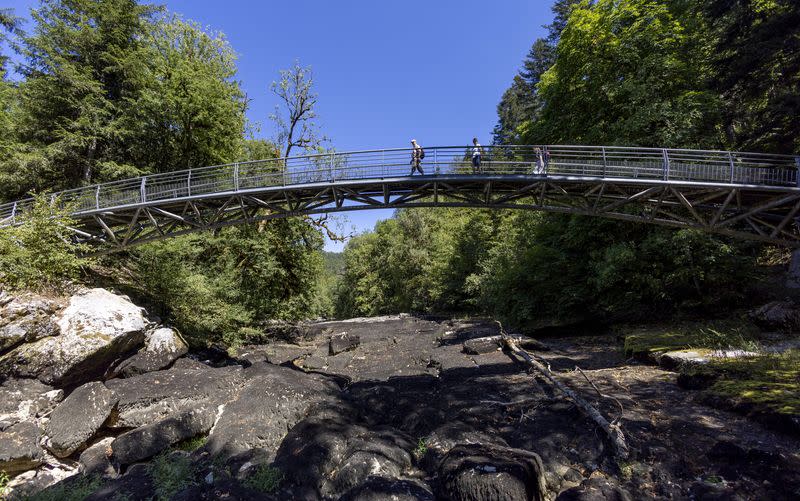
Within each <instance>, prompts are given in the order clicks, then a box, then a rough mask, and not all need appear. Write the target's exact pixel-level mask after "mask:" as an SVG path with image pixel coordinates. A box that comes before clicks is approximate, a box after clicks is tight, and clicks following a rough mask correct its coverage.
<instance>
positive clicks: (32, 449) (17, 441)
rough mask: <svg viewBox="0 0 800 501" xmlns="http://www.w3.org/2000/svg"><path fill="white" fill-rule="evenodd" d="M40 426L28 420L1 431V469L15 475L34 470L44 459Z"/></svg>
mask: <svg viewBox="0 0 800 501" xmlns="http://www.w3.org/2000/svg"><path fill="white" fill-rule="evenodd" d="M39 436H40V432H39V427H38V426H36V424H35V423H33V422H30V421H26V422H22V423H17V424H15V425H14V426H11V427H9V428H7V429H6V430H4V431H0V471H5V472H6V473H8V474H10V475H13V474H15V473H19V472H23V471H27V470H32V469H33V468H36V467H37V466H39V465H41V464H42V463H43V461H44V453H43V452H44V451H42V449H41V448H40V447H39Z"/></svg>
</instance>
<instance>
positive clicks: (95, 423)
mask: <svg viewBox="0 0 800 501" xmlns="http://www.w3.org/2000/svg"><path fill="white" fill-rule="evenodd" d="M115 402H116V401H115V399H114V394H113V393H112V392H111V391H110V390H109V389H108V388H106V387H105V386H104V385H103V383H98V382H94V383H87V384H85V385H83V386H81V387H80V388H78V389H76V390H75V391H73V392H72V393H71V394H70V395H69V396H68V397H67V398H66V399H65V400H64V401H63V402H61V403H60V404H59V405H58V407H56V409H55V410H54V411H53V414H52V415H51V416H50V421H49V422H48V423H47V428H46V430H45V435H46V436H47V440H46V442H45V446H46V447H47V448H48V449H49V450H50V451H51V452H52V453H53V454H55V455H56V456H57V457H60V458H64V457H67V456H69V455H71V454H72V453H73V452H75V451H77V450H79V449H81V448H83V446H84V445H85V444H86V442H88V441H89V440H90V439H91V438H92V437H93V436H94V434H95V433H97V431H98V430H99V429H100V428H101V427H102V426H103V423H105V421H106V419H108V416H109V415H111V410H112V409H113V407H114V404H115Z"/></svg>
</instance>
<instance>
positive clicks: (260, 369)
mask: <svg viewBox="0 0 800 501" xmlns="http://www.w3.org/2000/svg"><path fill="white" fill-rule="evenodd" d="M244 375H245V378H246V379H247V382H246V383H245V385H244V386H243V387H242V389H241V391H240V392H239V394H238V395H237V397H236V399H235V400H233V401H231V402H229V403H228V404H226V405H225V407H224V410H223V411H222V415H221V416H220V418H219V420H218V421H217V424H216V425H215V426H214V429H213V430H212V431H211V433H210V434H209V437H208V443H207V444H206V447H207V449H208V450H209V451H210V452H211V453H212V454H214V455H218V454H221V455H223V456H226V457H228V456H232V455H235V454H237V453H240V452H244V451H246V450H249V449H253V448H264V449H267V450H270V451H274V450H276V449H277V448H278V445H279V444H280V443H281V441H282V440H283V438H284V436H285V435H286V433H287V431H288V430H289V429H291V428H292V426H294V425H295V424H296V423H297V422H298V421H300V420H301V419H303V418H304V417H305V416H306V414H307V413H308V411H309V409H310V408H311V406H312V405H313V404H315V403H317V402H320V401H322V400H323V399H325V398H328V397H330V396H331V395H335V394H337V393H338V391H339V388H338V386H336V385H335V384H334V383H332V382H330V381H328V380H327V379H326V378H324V377H322V376H318V375H314V374H304V373H302V372H300V371H296V370H293V369H290V368H287V367H281V366H277V365H272V364H266V363H258V364H254V365H253V366H251V367H248V368H247V369H245V370H244Z"/></svg>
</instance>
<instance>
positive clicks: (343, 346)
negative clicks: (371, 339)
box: [328, 332, 361, 356]
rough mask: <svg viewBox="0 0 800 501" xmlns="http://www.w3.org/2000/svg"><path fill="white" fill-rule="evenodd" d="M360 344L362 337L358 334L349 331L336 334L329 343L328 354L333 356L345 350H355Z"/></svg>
mask: <svg viewBox="0 0 800 501" xmlns="http://www.w3.org/2000/svg"><path fill="white" fill-rule="evenodd" d="M359 344H361V337H360V336H358V335H356V334H348V333H347V332H342V333H339V334H334V335H333V336H331V340H330V343H329V344H328V354H329V355H331V356H333V355H338V354H339V353H343V352H345V351H350V350H355V349H356V348H358V345H359Z"/></svg>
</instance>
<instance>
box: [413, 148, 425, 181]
mask: <svg viewBox="0 0 800 501" xmlns="http://www.w3.org/2000/svg"><path fill="white" fill-rule="evenodd" d="M423 158H425V150H423V149H422V146H420V145H418V144H417V140H416V139H412V140H411V174H409V175H410V176H413V175H414V171H415V170H419V173H420V174H422V175H423V176H424V175H425V172H424V171H423V170H422V167H421V166H420V163H422V159H423Z"/></svg>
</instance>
